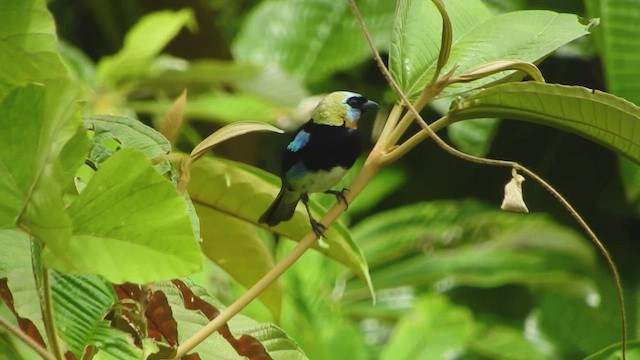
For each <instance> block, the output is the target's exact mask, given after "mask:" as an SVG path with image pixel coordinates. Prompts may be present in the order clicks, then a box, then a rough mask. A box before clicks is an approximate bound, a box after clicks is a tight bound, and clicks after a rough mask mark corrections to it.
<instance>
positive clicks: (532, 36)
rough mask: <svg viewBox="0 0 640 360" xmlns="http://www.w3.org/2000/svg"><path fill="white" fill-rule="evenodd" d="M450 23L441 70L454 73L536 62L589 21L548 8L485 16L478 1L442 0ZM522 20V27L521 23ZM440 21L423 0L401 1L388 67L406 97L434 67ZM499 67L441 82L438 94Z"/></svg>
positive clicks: (466, 86) (491, 78)
mask: <svg viewBox="0 0 640 360" xmlns="http://www.w3.org/2000/svg"><path fill="white" fill-rule="evenodd" d="M445 4H446V6H447V11H448V13H449V16H450V17H451V21H452V23H453V36H454V39H453V47H452V49H451V55H450V57H449V62H448V65H447V66H445V68H444V71H445V72H446V71H448V70H450V69H451V68H452V67H453V66H458V70H457V72H456V74H460V73H463V72H465V71H466V70H469V69H471V68H473V67H475V66H478V65H480V64H483V63H487V62H490V61H496V60H520V61H525V62H536V61H538V60H540V59H542V58H544V57H545V56H547V55H548V54H550V53H551V52H553V51H555V50H556V49H558V48H559V47H560V46H562V45H564V44H566V43H569V42H571V41H573V40H575V39H577V38H579V37H581V36H584V35H587V34H588V33H589V32H588V28H589V25H588V24H586V23H581V22H580V19H579V18H578V17H577V16H575V15H570V14H558V13H555V12H552V11H536V10H527V11H516V12H511V13H504V14H500V15H496V16H491V15H490V14H489V12H488V10H487V8H486V7H485V6H484V5H482V3H481V2H480V1H474V2H469V1H462V0H456V1H454V0H451V1H446V2H445ZM523 23H526V24H527V26H522V24H523ZM440 24H441V20H440V19H439V18H438V13H437V10H436V9H435V7H434V6H433V5H432V4H431V3H430V2H429V1H417V0H415V1H407V2H402V3H401V5H400V11H399V12H398V13H397V17H396V22H395V25H394V32H393V33H394V38H393V40H392V46H391V52H390V55H389V56H390V68H391V70H392V73H393V75H394V78H396V79H397V80H398V82H399V83H400V85H401V88H402V89H403V90H404V91H405V92H406V93H407V95H409V96H410V97H415V96H416V95H417V94H419V93H420V91H422V88H423V87H424V86H425V85H426V83H427V82H428V81H429V80H430V79H431V77H432V76H433V74H434V72H435V67H436V62H437V56H438V55H437V54H438V51H439V39H440V37H439V36H434V34H439V33H440V32H441V31H440V26H441V25H440ZM510 74H511V72H501V73H498V74H496V75H492V76H489V77H487V78H484V79H482V80H478V81H474V82H472V83H468V84H455V85H452V86H449V87H447V88H446V89H445V90H444V91H443V93H442V94H443V95H450V94H455V93H460V92H463V91H466V90H469V89H472V88H475V87H479V86H482V85H484V84H488V83H490V82H493V81H497V80H500V79H504V78H506V77H507V76H509V75H510Z"/></svg>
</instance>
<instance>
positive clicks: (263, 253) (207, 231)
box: [195, 203, 282, 319]
mask: <svg viewBox="0 0 640 360" xmlns="http://www.w3.org/2000/svg"><path fill="white" fill-rule="evenodd" d="M195 208H196V211H197V213H198V217H199V218H200V219H201V222H200V224H201V227H200V234H201V236H202V252H203V253H204V254H205V255H206V256H207V257H208V258H209V259H211V260H213V261H214V262H215V263H216V264H218V265H219V266H220V267H222V268H223V269H224V270H225V271H226V272H227V273H229V275H231V276H232V277H233V278H234V279H236V281H238V282H239V283H240V284H242V285H243V286H244V287H246V288H250V287H251V286H253V285H254V284H255V283H256V282H258V280H260V279H261V278H262V277H263V276H264V275H265V274H266V273H267V272H268V271H269V270H271V269H272V268H273V266H274V262H273V257H272V256H271V254H270V252H269V250H268V249H267V247H266V246H265V244H264V242H263V241H262V239H261V238H260V236H259V234H258V232H257V231H256V228H255V226H253V225H252V224H251V223H248V222H245V221H242V220H240V219H238V218H236V217H233V216H230V215H227V214H225V213H223V212H220V211H216V210H214V209H212V208H210V207H207V206H203V205H199V204H197V203H196V205H195ZM259 299H260V301H262V302H263V303H264V304H265V305H266V306H267V308H268V309H269V310H270V311H271V313H272V314H273V317H274V319H278V318H279V317H280V307H281V306H282V288H281V286H280V285H279V284H278V283H276V284H274V285H272V286H270V287H268V288H267V289H266V290H265V291H263V292H262V294H261V295H260V297H259Z"/></svg>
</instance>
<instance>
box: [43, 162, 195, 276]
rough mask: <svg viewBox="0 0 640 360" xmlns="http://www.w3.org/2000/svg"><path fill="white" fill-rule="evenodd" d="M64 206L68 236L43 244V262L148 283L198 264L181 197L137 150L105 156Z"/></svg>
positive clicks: (192, 267) (66, 270)
mask: <svg viewBox="0 0 640 360" xmlns="http://www.w3.org/2000/svg"><path fill="white" fill-rule="evenodd" d="M68 211H69V214H70V216H71V219H72V221H73V236H72V237H71V240H70V241H64V240H59V241H55V242H54V241H52V242H50V246H48V247H46V248H45V253H44V259H45V262H46V263H47V264H49V266H52V267H53V268H55V269H58V270H61V271H65V272H76V273H88V274H99V275H102V276H104V277H105V278H107V279H108V280H110V281H111V282H114V283H122V282H127V281H128V282H135V283H148V282H152V281H156V280H162V279H170V278H176V277H179V276H185V275H188V274H190V273H192V272H194V271H197V270H198V269H199V268H200V266H201V262H202V259H201V253H200V250H199V247H198V244H197V242H196V239H194V235H193V230H192V228H191V222H190V219H189V214H188V210H187V206H186V205H185V202H184V200H183V198H182V197H181V196H180V195H179V194H178V193H177V192H176V190H175V188H174V187H173V185H172V184H171V183H170V182H169V181H168V180H166V179H165V178H163V177H162V176H161V175H159V174H158V173H157V172H156V171H155V170H154V168H153V167H152V165H151V164H150V163H149V161H148V160H147V159H146V158H145V156H144V155H143V154H142V153H141V152H139V151H137V150H133V149H122V150H120V151H118V152H116V153H115V154H114V155H113V156H111V157H110V158H109V159H108V160H107V161H105V162H104V164H103V165H102V167H101V168H100V170H98V172H97V173H96V174H95V176H94V177H93V178H92V180H91V182H89V184H88V185H87V187H86V189H85V190H84V191H83V192H82V193H81V194H80V196H79V197H78V198H77V199H76V200H75V201H74V202H73V203H72V204H71V205H70V207H69V209H68ZM158 219H162V221H158Z"/></svg>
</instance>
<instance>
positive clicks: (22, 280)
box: [0, 230, 46, 341]
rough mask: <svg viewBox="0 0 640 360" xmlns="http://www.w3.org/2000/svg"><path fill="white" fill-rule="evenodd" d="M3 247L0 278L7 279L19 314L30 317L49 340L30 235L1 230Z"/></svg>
mask: <svg viewBox="0 0 640 360" xmlns="http://www.w3.org/2000/svg"><path fill="white" fill-rule="evenodd" d="M0 249H2V251H0V279H2V278H6V279H7V287H8V288H9V291H11V296H12V297H13V306H14V308H15V311H16V313H17V315H18V316H20V317H21V318H23V319H28V320H30V321H31V322H32V323H33V324H34V325H35V327H36V328H37V329H38V331H39V332H40V335H41V336H42V338H43V339H45V341H46V332H45V329H44V322H43V321H42V311H41V310H40V296H39V295H38V291H37V286H36V282H35V277H34V274H33V265H32V264H31V241H30V239H29V235H27V234H26V233H24V232H22V231H19V230H0ZM0 302H1V301H0Z"/></svg>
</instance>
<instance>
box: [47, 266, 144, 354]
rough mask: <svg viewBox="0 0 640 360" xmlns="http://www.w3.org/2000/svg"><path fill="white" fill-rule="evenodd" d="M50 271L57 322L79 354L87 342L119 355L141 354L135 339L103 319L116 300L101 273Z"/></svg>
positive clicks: (89, 344) (74, 351)
mask: <svg viewBox="0 0 640 360" xmlns="http://www.w3.org/2000/svg"><path fill="white" fill-rule="evenodd" d="M51 275H52V282H51V287H52V290H53V301H54V309H55V315H56V326H57V327H58V328H59V329H60V337H61V338H62V339H63V340H64V342H65V343H66V344H67V346H69V349H70V350H71V352H73V354H74V355H75V356H76V357H77V358H80V357H81V355H82V354H83V352H84V351H85V348H86V347H87V346H95V347H97V348H98V349H100V350H101V351H104V352H106V353H108V354H110V355H112V356H114V357H115V358H117V359H132V360H133V359H140V358H141V355H142V351H140V350H139V349H138V348H137V347H136V346H135V345H134V344H133V339H131V338H130V336H129V335H127V334H125V333H123V332H121V331H119V330H116V329H114V328H112V327H111V326H110V322H109V321H108V320H105V319H104V318H105V316H106V315H107V313H109V311H111V308H112V306H113V305H114V304H115V303H116V300H117V299H116V295H115V292H114V291H113V288H112V287H111V284H110V283H108V282H107V281H105V280H104V279H102V278H100V277H98V276H72V275H63V274H59V273H57V272H52V274H51Z"/></svg>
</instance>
